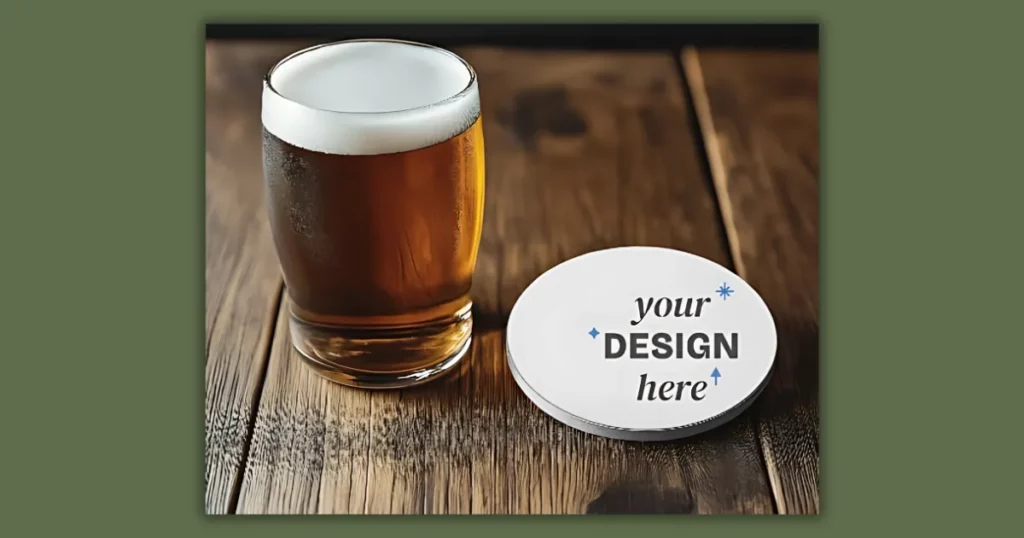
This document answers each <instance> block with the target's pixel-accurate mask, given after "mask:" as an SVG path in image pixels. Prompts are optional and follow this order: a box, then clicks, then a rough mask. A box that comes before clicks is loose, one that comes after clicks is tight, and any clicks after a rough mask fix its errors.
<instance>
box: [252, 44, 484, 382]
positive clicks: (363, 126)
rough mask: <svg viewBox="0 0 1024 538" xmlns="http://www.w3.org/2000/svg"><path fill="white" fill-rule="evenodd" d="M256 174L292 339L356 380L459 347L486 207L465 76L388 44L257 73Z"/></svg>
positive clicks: (433, 53) (427, 376)
mask: <svg viewBox="0 0 1024 538" xmlns="http://www.w3.org/2000/svg"><path fill="white" fill-rule="evenodd" d="M262 119H263V176H264V193H265V199H266V203H267V207H268V209H269V212H270V227H271V231H272V234H273V238H274V244H275V246H276V248H277V254H278V259H279V261H280V263H281V269H282V272H283V274H284V281H285V287H286V290H287V297H286V300H287V303H288V305H287V308H288V309H289V314H290V324H289V325H290V336H291V340H292V344H293V345H294V346H295V348H296V349H297V350H298V351H299V353H300V354H301V356H302V357H303V359H304V360H305V362H306V363H307V364H308V365H310V366H312V367H313V368H314V370H315V371H316V372H317V373H319V374H320V375H322V376H324V377H326V378H328V379H330V380H332V381H335V382H338V383H342V384H345V385H350V386H356V387H363V388H398V387H406V386H411V385H417V384H420V383H424V382H426V381H429V380H431V379H434V378H436V377H438V376H441V375H443V374H444V373H445V372H448V371H451V370H452V369H454V367H455V366H456V365H457V364H459V362H460V361H461V360H462V358H463V356H464V355H466V353H467V351H468V349H469V345H470V341H471V337H472V326H473V320H472V315H471V306H472V303H471V301H470V297H469V290H470V285H471V283H472V278H473V271H474V268H475V266H476V258H477V251H478V248H479V245H480V232H481V228H482V224H483V209H484V141H483V129H482V126H481V121H480V97H479V93H478V91H477V79H476V73H475V72H474V71H473V68H472V67H470V65H469V64H468V63H466V61H465V60H463V59H461V58H459V57H458V56H456V55H455V54H453V53H451V52H449V51H446V50H443V49H440V48H437V47H433V46H429V45H424V44H420V43H412V42H407V41H397V40H386V39H362V40H352V41H342V42H337V43H329V44H325V45H320V46H316V47H312V48H309V49H305V50H302V51H299V52H297V53H295V54H292V55H291V56H288V57H287V58H285V59H283V60H281V61H280V62H279V63H278V64H277V65H276V66H274V67H273V68H272V69H271V70H270V72H269V73H268V74H267V76H266V78H265V79H264V83H263V109H262Z"/></svg>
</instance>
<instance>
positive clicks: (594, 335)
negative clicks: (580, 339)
mask: <svg viewBox="0 0 1024 538" xmlns="http://www.w3.org/2000/svg"><path fill="white" fill-rule="evenodd" d="M587 334H589V335H590V337H591V338H594V339H597V335H599V334H601V331H599V330H597V328H596V327H595V328H593V329H590V332H588V333H587Z"/></svg>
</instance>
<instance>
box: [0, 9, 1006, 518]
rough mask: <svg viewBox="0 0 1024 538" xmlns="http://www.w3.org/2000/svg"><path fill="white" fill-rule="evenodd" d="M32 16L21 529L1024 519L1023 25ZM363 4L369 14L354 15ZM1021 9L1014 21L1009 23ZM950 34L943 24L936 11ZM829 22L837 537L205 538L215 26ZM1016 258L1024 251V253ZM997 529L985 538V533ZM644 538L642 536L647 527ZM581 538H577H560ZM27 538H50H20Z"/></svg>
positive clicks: (474, 15) (952, 15) (13, 422)
mask: <svg viewBox="0 0 1024 538" xmlns="http://www.w3.org/2000/svg"><path fill="white" fill-rule="evenodd" d="M23 4H24V5H18V6H17V7H11V6H5V7H4V8H3V13H2V15H0V19H2V20H0V25H2V26H0V30H2V32H0V40H2V42H3V44H4V49H5V53H4V64H5V65H6V72H5V74H4V79H3V83H2V84H0V86H2V88H3V89H2V90H0V92H2V93H0V95H2V96H3V101H0V102H3V103H4V112H3V114H4V116H3V119H4V121H3V131H4V132H5V134H6V135H7V136H6V140H5V142H4V144H3V146H2V147H3V152H2V155H3V160H4V163H3V168H2V169H3V170H4V174H3V176H4V177H3V181H2V184H3V188H2V191H0V192H2V194H0V219H2V220H0V223H2V226H0V230H2V231H0V234H2V238H3V246H4V249H3V251H2V252H3V256H2V259H3V264H4V268H5V271H4V272H5V273H6V274H5V278H4V279H3V282H4V283H5V286H4V287H5V291H4V294H3V296H2V297H3V298H2V299H0V301H2V302H3V304H4V306H5V308H3V309H2V312H3V316H4V319H3V321H4V323H3V324H2V326H3V327H4V331H3V335H4V346H3V348H0V349H3V355H2V356H3V358H4V359H5V360H4V369H3V370H2V373H0V379H2V391H0V395H2V396H0V397H2V398H3V405H2V410H3V411H2V412H3V424H4V429H3V434H2V438H3V440H4V447H5V449H4V452H5V455H4V456H3V458H2V461H3V469H4V470H3V477H2V482H3V485H2V491H3V493H2V495H3V496H4V501H3V506H4V510H3V512H4V514H5V515H4V516H3V519H2V522H0V525H4V526H12V527H19V528H23V529H31V530H33V532H31V534H32V535H34V534H41V533H43V532H44V531H57V532H59V531H64V532H66V533H68V534H70V533H72V532H74V533H78V532H83V531H86V530H90V529H91V530H98V531H100V532H104V533H109V534H113V535H119V534H122V533H126V534H132V535H149V534H151V533H152V534H158V533H165V534H170V535H188V536H193V535H207V534H214V533H217V534H233V535H236V536H246V537H256V536H280V535H281V533H282V532H287V533H288V536H292V535H301V534H304V533H303V532H300V531H308V532H310V533H312V532H317V533H319V534H320V535H337V534H339V533H343V532H352V531H360V530H362V531H365V532H373V533H379V532H382V531H397V532H402V531H408V532H415V533H417V534H423V535H427V536H429V535H438V536H440V535H442V534H447V533H450V532H455V531H464V532H481V531H484V530H485V531H486V532H487V533H489V535H499V534H507V535H514V534H521V533H522V532H524V531H527V530H529V531H533V530H539V529H543V528H548V527H551V528H555V527H558V528H560V529H570V528H571V529H573V530H576V529H583V530H586V531H587V532H589V533H592V534H593V535H595V536H600V535H603V534H609V535H611V534H620V533H623V532H628V533H637V532H644V533H646V532H651V533H666V534H667V533H673V534H674V535H678V533H680V532H682V533H686V532H700V533H701V534H705V533H706V534H708V535H719V534H730V533H731V534H741V533H742V534H744V535H747V536H749V535H751V533H757V535H775V536H793V535H814V536H817V535H820V534H822V533H823V531H827V532H828V533H829V534H833V533H834V534H843V533H846V534H852V535H861V534H863V533H865V532H877V531H881V532H885V531H897V530H899V529H901V528H906V529H908V530H914V531H922V532H927V531H928V530H931V529H934V530H944V531H958V530H962V531H971V532H975V533H976V532H978V531H979V530H980V529H982V528H984V527H985V526H986V525H995V524H996V520H997V518H999V517H1003V518H1012V517H1013V516H1014V515H1016V514H1015V513H1014V508H1016V505H1015V504H1013V503H1012V502H1011V501H1012V499H1013V498H1014V497H1015V496H1017V495H1019V488H1018V487H1017V483H1016V482H1015V481H1014V480H1013V479H1012V478H1011V475H1010V474H1009V473H1010V466H1011V465H1015V462H1019V461H1018V459H1015V458H1013V457H1012V455H1011V454H1012V453H1015V452H1019V444H1017V443H1015V442H1011V441H1012V440H1011V439H1010V438H1011V437H1015V436H1016V434H1015V433H1014V431H1015V429H1017V428H1019V426H1012V425H1013V424H1018V425H1019V423H1020V419H1019V418H1017V419H1016V420H1009V419H1006V420H1003V419H1002V418H1001V417H999V416H998V415H999V414H1000V413H1005V412H1007V411H1009V410H1011V409H1012V408H1019V406H1020V404H1019V402H1018V401H1017V400H1015V399H1011V395H1013V394H1014V393H1015V390H1014V387H1015V386H1016V382H1017V379H1018V378H1017V374H1018V373H1019V372H1020V367H1019V363H1020V361H1019V357H1020V355H1021V353H1020V348H1019V347H1011V346H1010V344H1011V343H1010V341H1009V337H1010V335H1013V334H1015V333H1019V332H1020V329H1019V327H1018V324H1017V323H1013V320H1014V319H1020V313H1019V312H1017V305H1016V304H1014V303H1013V302H1012V301H1011V300H1009V298H1010V297H1012V296H1013V295H1012V294H1011V293H1007V292H1008V291H1010V290H1013V289H1016V288H1017V287H1019V285H1018V284H1016V282H1019V278H1020V271H1019V269H1020V264H1019V262H1017V261H1016V257H1017V256H1016V253H1018V252H1019V251H1020V246H1019V245H1020V243H1021V240H1020V238H1019V237H1014V236H1015V235H1016V233H1017V232H1016V231H1017V230H1020V229H1021V227H1020V224H1019V223H1015V222H1014V221H1017V220H1019V219H1017V218H1015V217H1016V216H1017V214H1019V210H1017V205H1018V201H1019V200H1021V188H1020V177H1021V176H1020V164H1019V159H1020V157H1019V154H1020V150H1019V147H1018V146H1019V145H1020V144H1019V142H1017V143H1014V142H1012V140H1013V139H1014V137H1015V138H1016V139H1018V140H1019V137H1020V133H1019V130H1020V127H1019V125H1020V122H1019V118H1020V112H1019V108H1017V107H1019V103H1018V104H1017V105H1015V106H1014V107H1013V108H1017V110H1018V112H1012V109H1013V108H1011V104H1012V103H1015V102H1016V101H1015V99H1019V96H1020V95H1024V91H1022V88H1021V83H1020V81H1019V80H1018V79H1019V78H1020V77H1019V71H1020V69H1019V65H1020V61H1019V58H1016V57H1014V56H1013V55H1012V52H1013V50H1014V49H1016V50H1020V42H1019V41H1020V39H1019V38H1018V37H1012V36H1014V35H1019V34H1020V32H1019V30H1018V29H1017V28H1016V27H1015V26H1014V23H1015V22H1017V21H1019V20H1021V19H1020V17H1019V16H1014V15H1013V14H1011V13H1010V11H1019V9H1016V8H1006V9H1005V10H1000V11H998V12H997V11H995V7H994V6H999V5H1003V4H1002V3H1000V2H985V1H974V2H970V3H969V5H968V6H967V7H968V8H969V9H967V8H953V7H951V6H952V4H949V6H950V7H937V6H936V5H934V3H927V4H926V3H920V4H917V5H908V4H910V3H909V2H908V3H899V4H897V3H895V2H867V1H861V2H846V3H843V4H839V3H838V2H837V3H835V4H832V5H827V6H826V5H823V3H820V2H815V1H810V0H808V1H775V2H764V1H760V0H747V1H731V2H729V1H723V0H690V1H687V2H676V1H672V0H660V1H653V0H651V1H645V0H629V1H627V2H615V3H613V2H608V1H602V0H591V1H588V2H578V3H577V4H575V5H568V4H566V3H555V2H553V1H551V0H541V1H535V0H515V1H514V2H495V3H486V4H485V3H484V2H483V0H477V1H472V2H471V1H461V2H456V1H442V0H430V1H420V0H407V1H404V2H398V1H384V0H374V1H372V2H337V1H332V0H315V1H314V0H288V1H281V0H253V1H250V2H232V3H229V2H226V1H216V0H212V1H205V2H203V1H198V0H191V1H188V0H186V1H180V2H174V3H171V2H167V3H164V4H162V5H157V4H152V5H150V3H147V2H127V1H125V2H91V3H86V2H78V3H72V2H68V3H67V5H66V6H60V7H58V6H55V5H49V4H45V5H44V4H35V5H33V7H26V6H27V5H28V3H23ZM349 4H351V5H349ZM1006 5H1009V3H1007V4H1006ZM923 6H928V7H923ZM211 20H217V21H221V22H243V21H261V22H286V21H294V20H303V21H309V22H328V21H331V20H333V21H338V22H342V21H343V22H355V21H358V20H367V21H371V20H372V21H374V22H381V21H387V20H393V21H396V22H397V21H421V22H423V21H436V22H470V21H473V22H488V21H494V22H507V21H511V20H515V21H566V22H584V21H604V22H608V21H633V22H643V21H651V22H670V21H679V22H694V21H701V20H709V21H710V20H713V21H717V22H727V21H780V20H786V21H793V20H797V21H806V20H820V21H821V22H822V45H821V51H822V71H821V73H822V99H821V103H822V127H823V131H822V133H823V134H822V152H821V155H822V158H821V162H822V181H823V183H822V193H823V200H822V211H821V214H822V219H823V222H822V244H821V247H822V248H821V255H822V270H823V278H822V283H823V290H822V301H821V306H822V316H821V321H822V332H821V337H822V338H821V342H822V348H823V351H822V361H823V364H822V376H823V379H822V395H823V402H822V422H821V428H822V442H821V468H822V478H821V495H822V514H821V515H820V516H815V517H803V518H798V517H778V518H756V517H711V518H696V517H691V518H681V517H597V516H591V517H586V518H569V517H565V518H552V517H535V518H525V517H518V518H517V517H473V518H453V517H434V518H430V519H424V518H399V517H369V518H368V517H348V518H325V517H319V518H294V517H249V518H232V517H227V518H211V517H205V516H203V515H202V514H203V507H202V474H203V472H202V458H203V442H204V441H203V426H202V425H203V418H202V417H203V410H202V406H203V397H202V392H203V356H202V355H203V353H202V349H203V339H204V336H203V332H204V323H203V316H204V313H203V302H204V301H203V294H204V291H203V289H204V260H203V251H204V249H203V244H204V235H203V204H204V183H203V177H204V175H203V174H204V172H203V159H202V155H203V147H204V142H203V123H204V119H203V118H204V109H203V104H202V100H203V93H202V92H203V80H202V79H203V67H202V63H203V23H204V22H206V21H211ZM1014 245H1016V246H1014ZM971 514H973V515H974V517H964V516H965V515H971ZM641 524H642V525H643V526H642V528H638V526H639V525H641ZM555 530H559V529H555ZM17 535H19V536H20V535H27V534H24V533H22V534H17Z"/></svg>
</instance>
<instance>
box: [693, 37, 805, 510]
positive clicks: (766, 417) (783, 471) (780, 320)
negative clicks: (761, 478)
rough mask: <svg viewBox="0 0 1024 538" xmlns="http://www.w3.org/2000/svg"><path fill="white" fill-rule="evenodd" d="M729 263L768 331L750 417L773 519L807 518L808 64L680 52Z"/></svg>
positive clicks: (767, 56) (801, 58) (774, 56)
mask: <svg viewBox="0 0 1024 538" xmlns="http://www.w3.org/2000/svg"><path fill="white" fill-rule="evenodd" d="M683 64H684V68H685V72H686V75H687V80H688V81H689V82H690V85H691V91H692V92H693V96H694V103H695V107H696V109H697V111H698V115H699V117H700V123H701V126H702V131H703V133H704V136H705V145H706V147H707V151H708V154H709V161H710V164H711V170H712V175H713V176H714V180H715V188H716V190H717V192H718V198H719V200H720V202H721V203H722V214H723V216H724V218H725V223H726V230H727V233H728V237H729V241H730V246H731V249H732V255H733V259H734V260H735V263H736V267H737V269H738V272H739V274H740V275H741V276H742V277H743V278H744V279H745V280H746V281H747V282H749V283H750V284H751V285H752V286H753V287H754V288H755V289H757V290H758V292H759V293H760V294H761V295H762V297H764V299H765V301H766V302H767V303H768V306H769V308H770V309H771V311H772V313H773V314H774V316H775V320H776V325H777V327H778V330H779V350H778V354H777V359H776V360H777V367H776V371H775V374H774V377H773V379H772V382H771V384H770V386H769V387H768V388H767V389H766V390H765V393H764V395H763V396H762V397H761V398H760V399H759V401H758V402H757V404H756V405H755V406H754V407H755V411H756V417H757V425H758V430H759V434H760V439H761V443H762V448H763V450H764V453H765V459H766V462H767V464H768V471H769V477H770V479H771V484H772V490H773V492H774V495H775V499H776V504H777V506H778V510H779V512H780V513H797V514H805V513H817V512H818V509H819V500H818V438H819V437H818V436H819V420H818V383H819V381H818V361H819V357H818V200H819V192H818V171H819V170H818V56H817V54H816V53H815V52H738V51H706V50H700V51H695V50H687V51H685V52H684V54H683Z"/></svg>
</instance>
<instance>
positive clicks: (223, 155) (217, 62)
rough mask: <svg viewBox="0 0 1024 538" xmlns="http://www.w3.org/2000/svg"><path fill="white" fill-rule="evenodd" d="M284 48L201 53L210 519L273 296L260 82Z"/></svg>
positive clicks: (260, 364)
mask: <svg viewBox="0 0 1024 538" xmlns="http://www.w3.org/2000/svg"><path fill="white" fill-rule="evenodd" d="M285 48H287V47H285ZM283 50H284V49H283V48H282V46H281V45H273V44H271V45H267V44H248V43H230V44H224V43H209V44H207V47H206V455H205V456H206V474H205V483H206V494H205V506H206V511H207V513H215V514H222V513H227V512H230V511H231V510H232V508H233V507H232V506H231V504H232V502H233V496H234V495H235V494H236V492H237V490H238V485H239V478H240V473H241V469H242V460H243V456H244V454H245V448H246V444H247V442H248V439H249V434H250V432H251V428H252V415H253V411H254V407H255V402H256V398H257V397H258V395H259V388H260V385H261V384H262V381H263V370H264V367H265V364H266V359H267V352H268V350H269V347H270V339H271V335H272V334H273V320H274V317H275V316H276V312H277V302H278V297H279V296H280V289H281V277H280V274H279V270H278V265H277V258H276V257H275V255H274V249H273V245H272V243H271V240H270V235H269V229H268V228H267V226H266V215H265V212H264V209H263V205H262V200H261V193H262V186H261V171H260V119H259V114H258V110H259V95H260V93H259V92H260V79H261V77H262V75H263V73H264V72H265V70H266V68H267V67H269V64H268V62H271V61H273V58H275V57H277V56H278V55H279V54H280V53H281V52H282V51H283ZM254 111H256V112H254Z"/></svg>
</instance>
